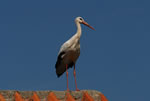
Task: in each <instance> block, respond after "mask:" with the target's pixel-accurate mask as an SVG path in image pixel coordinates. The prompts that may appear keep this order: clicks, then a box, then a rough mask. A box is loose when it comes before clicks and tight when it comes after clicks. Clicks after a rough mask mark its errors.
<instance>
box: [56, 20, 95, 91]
mask: <svg viewBox="0 0 150 101" xmlns="http://www.w3.org/2000/svg"><path fill="white" fill-rule="evenodd" d="M75 23H76V25H77V32H76V34H75V35H74V36H72V37H71V38H70V39H69V40H68V41H66V42H65V43H64V44H63V45H62V46H61V48H60V51H59V53H58V58H57V62H56V65H55V68H56V74H57V76H58V77H60V76H61V75H62V74H63V73H64V72H65V71H66V76H67V91H69V88H68V71H67V69H69V68H70V67H71V68H72V66H74V72H73V74H74V78H75V85H76V91H79V89H78V88H77V83H76V72H75V63H76V60H77V59H78V57H79V55H80V37H81V32H82V30H81V25H80V24H84V25H86V26H88V27H89V28H91V29H93V30H94V28H93V27H91V26H90V25H89V24H88V23H87V22H85V21H84V19H83V18H82V17H77V18H76V19H75Z"/></svg>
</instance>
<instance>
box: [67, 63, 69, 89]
mask: <svg viewBox="0 0 150 101" xmlns="http://www.w3.org/2000/svg"><path fill="white" fill-rule="evenodd" d="M66 76H67V91H69V87H68V64H66Z"/></svg>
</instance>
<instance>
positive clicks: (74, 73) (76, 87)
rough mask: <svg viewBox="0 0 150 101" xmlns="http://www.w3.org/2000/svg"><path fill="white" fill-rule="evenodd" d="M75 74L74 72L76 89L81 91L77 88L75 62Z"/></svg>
mask: <svg viewBox="0 0 150 101" xmlns="http://www.w3.org/2000/svg"><path fill="white" fill-rule="evenodd" d="M73 74H74V79H75V85H76V91H80V90H79V89H78V88H77V81H76V71H75V64H74V70H73Z"/></svg>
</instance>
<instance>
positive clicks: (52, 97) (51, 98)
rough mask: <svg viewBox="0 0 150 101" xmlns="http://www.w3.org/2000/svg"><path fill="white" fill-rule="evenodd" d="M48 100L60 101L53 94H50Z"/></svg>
mask: <svg viewBox="0 0 150 101" xmlns="http://www.w3.org/2000/svg"><path fill="white" fill-rule="evenodd" d="M47 100H48V101H59V100H58V99H57V97H56V95H55V94H54V93H53V92H51V93H49V95H48V98H47Z"/></svg>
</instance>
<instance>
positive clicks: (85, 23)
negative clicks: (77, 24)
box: [82, 21, 95, 30]
mask: <svg viewBox="0 0 150 101" xmlns="http://www.w3.org/2000/svg"><path fill="white" fill-rule="evenodd" d="M82 24H84V25H86V26H88V27H89V28H91V29H93V30H95V29H94V28H93V27H92V26H90V25H89V24H88V23H87V22H85V21H83V22H82Z"/></svg>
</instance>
